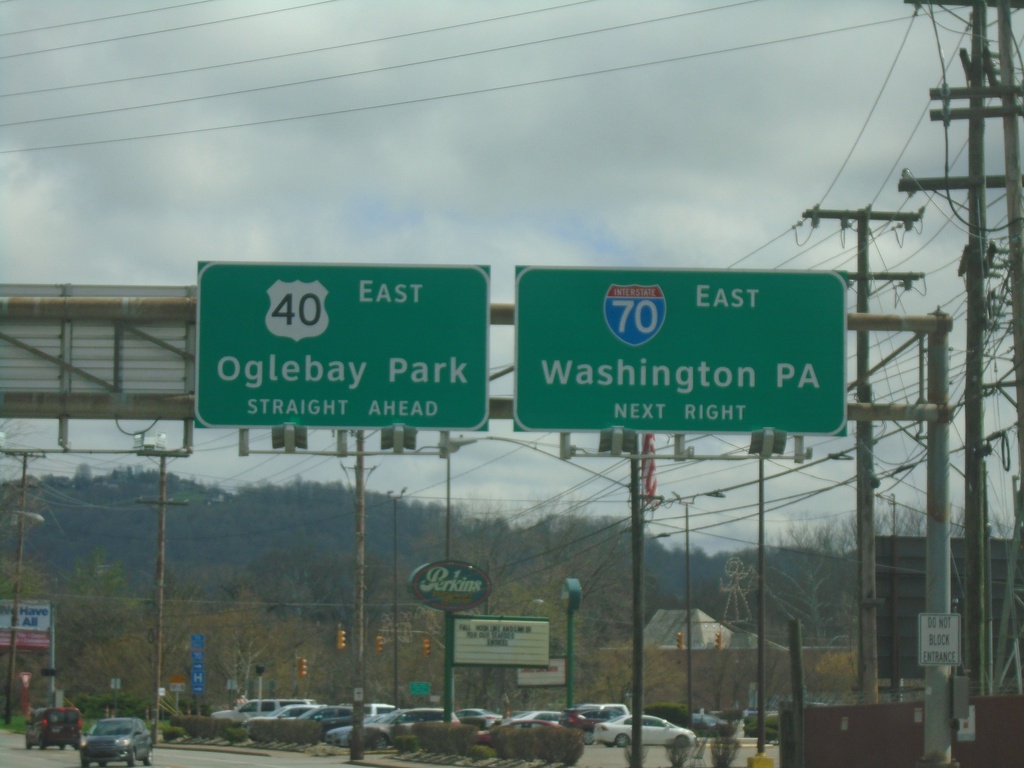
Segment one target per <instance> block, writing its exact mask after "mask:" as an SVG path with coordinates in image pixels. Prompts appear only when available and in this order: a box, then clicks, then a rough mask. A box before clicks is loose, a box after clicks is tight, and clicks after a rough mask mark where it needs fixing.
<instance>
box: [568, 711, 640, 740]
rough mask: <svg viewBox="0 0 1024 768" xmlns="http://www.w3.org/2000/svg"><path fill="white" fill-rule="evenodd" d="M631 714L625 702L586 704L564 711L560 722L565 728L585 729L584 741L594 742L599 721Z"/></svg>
mask: <svg viewBox="0 0 1024 768" xmlns="http://www.w3.org/2000/svg"><path fill="white" fill-rule="evenodd" d="M628 714H629V708H628V707H626V705H625V704H584V705H581V706H578V707H571V708H570V709H566V710H563V711H562V714H561V716H560V717H559V718H558V724H559V725H561V726H564V727H565V728H579V729H581V730H582V731H583V743H584V744H593V743H594V728H595V727H596V726H597V724H598V723H603V722H605V721H606V720H612V719H614V718H616V717H624V716H625V715H628Z"/></svg>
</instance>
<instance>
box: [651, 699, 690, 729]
mask: <svg viewBox="0 0 1024 768" xmlns="http://www.w3.org/2000/svg"><path fill="white" fill-rule="evenodd" d="M644 714H645V715H654V716H655V717H660V718H662V719H663V720H668V721H669V722H670V723H674V724H675V725H681V726H683V727H684V728H685V727H686V724H687V723H689V722H690V713H689V710H687V709H686V705H685V704H670V703H668V702H656V703H654V704H648V705H646V706H645V707H644Z"/></svg>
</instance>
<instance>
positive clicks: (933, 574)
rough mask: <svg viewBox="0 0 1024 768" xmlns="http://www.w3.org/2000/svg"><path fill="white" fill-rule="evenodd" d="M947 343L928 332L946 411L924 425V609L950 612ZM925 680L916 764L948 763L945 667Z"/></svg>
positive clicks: (932, 395) (935, 395) (938, 398)
mask: <svg viewBox="0 0 1024 768" xmlns="http://www.w3.org/2000/svg"><path fill="white" fill-rule="evenodd" d="M939 316H940V317H944V316H941V315H939ZM948 343H949V342H948V332H947V331H946V330H944V329H943V330H938V331H936V332H934V333H932V334H930V335H929V339H928V402H929V403H932V404H934V405H938V406H939V407H940V408H942V409H944V411H945V415H944V416H943V417H942V419H941V420H939V421H933V422H929V424H928V476H927V493H928V499H927V507H928V523H927V525H928V528H927V534H926V552H927V560H926V563H925V606H926V607H925V611H926V612H927V613H949V612H950V596H951V595H950V585H949V572H950V566H949V559H950V546H949V530H950V526H949V413H948V406H949V402H948V401H949V384H948V381H949V350H948ZM924 685H925V695H924V712H925V718H924V756H923V757H922V758H921V760H920V761H918V766H921V767H922V768H923V767H924V766H935V765H949V764H950V758H951V754H952V750H951V735H950V729H949V718H950V714H951V713H950V696H949V688H950V684H949V667H948V666H927V667H925V677H924Z"/></svg>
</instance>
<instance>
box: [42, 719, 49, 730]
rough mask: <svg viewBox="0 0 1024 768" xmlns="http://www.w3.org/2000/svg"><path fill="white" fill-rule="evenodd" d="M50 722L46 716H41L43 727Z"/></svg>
mask: <svg viewBox="0 0 1024 768" xmlns="http://www.w3.org/2000/svg"><path fill="white" fill-rule="evenodd" d="M49 724H50V719H49V718H47V717H44V718H43V728H46V727H47V726H48V725H49Z"/></svg>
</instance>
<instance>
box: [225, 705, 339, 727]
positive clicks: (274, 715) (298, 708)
mask: <svg viewBox="0 0 1024 768" xmlns="http://www.w3.org/2000/svg"><path fill="white" fill-rule="evenodd" d="M319 708H320V705H319V704H287V705H285V706H283V707H281V708H280V709H276V710H274V711H273V712H270V713H268V714H266V715H259V716H258V717H250V718H249V719H248V720H246V721H244V722H243V723H242V727H243V728H249V727H250V726H251V725H252V724H253V723H254V722H258V721H261V720H280V719H282V718H292V717H302V715H305V714H307V713H308V712H311V711H313V710H316V709H319Z"/></svg>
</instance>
